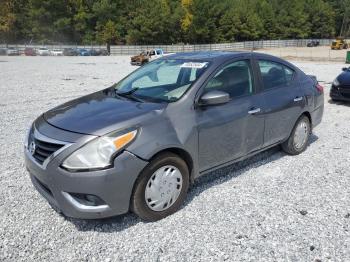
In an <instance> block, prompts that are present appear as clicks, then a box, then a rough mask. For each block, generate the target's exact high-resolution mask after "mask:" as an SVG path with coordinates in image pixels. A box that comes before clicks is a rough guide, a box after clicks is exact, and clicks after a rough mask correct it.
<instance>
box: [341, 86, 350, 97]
mask: <svg viewBox="0 0 350 262" xmlns="http://www.w3.org/2000/svg"><path fill="white" fill-rule="evenodd" d="M339 92H340V94H341V95H342V96H344V97H346V98H350V86H342V88H340V89H339Z"/></svg>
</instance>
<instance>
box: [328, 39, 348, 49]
mask: <svg viewBox="0 0 350 262" xmlns="http://www.w3.org/2000/svg"><path fill="white" fill-rule="evenodd" d="M348 48H349V44H348V43H347V42H346V41H345V39H344V38H343V37H337V38H336V40H335V41H333V42H332V45H331V49H332V50H341V49H348Z"/></svg>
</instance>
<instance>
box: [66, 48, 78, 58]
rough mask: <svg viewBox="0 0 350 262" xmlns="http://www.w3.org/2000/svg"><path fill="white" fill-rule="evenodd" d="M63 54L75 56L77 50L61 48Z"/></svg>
mask: <svg viewBox="0 0 350 262" xmlns="http://www.w3.org/2000/svg"><path fill="white" fill-rule="evenodd" d="M63 55H65V56H77V55H79V51H78V50H77V49H76V48H65V49H63Z"/></svg>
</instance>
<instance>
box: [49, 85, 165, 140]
mask: <svg viewBox="0 0 350 262" xmlns="http://www.w3.org/2000/svg"><path fill="white" fill-rule="evenodd" d="M165 107H166V104H158V103H140V102H136V101H132V100H128V99H126V98H121V97H118V96H116V95H115V92H114V88H109V89H106V90H103V91H99V92H96V93H93V94H90V95H87V96H84V97H81V98H78V99H75V100H72V101H69V102H67V103H65V104H62V105H60V106H58V107H56V108H53V109H51V110H49V111H48V112H46V113H45V114H44V118H45V120H46V121H47V122H48V123H49V124H51V125H53V126H55V127H58V128H60V129H64V130H68V131H71V132H76V133H81V134H89V135H98V136H99V135H104V134H106V133H109V132H112V131H115V130H118V129H120V128H128V127H130V126H129V125H138V124H140V122H141V120H142V119H147V117H146V118H145V115H151V116H152V115H154V114H156V115H157V114H159V113H160V112H161V111H162V110H163V109H164V108H165ZM125 122H129V123H125Z"/></svg>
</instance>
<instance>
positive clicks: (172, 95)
mask: <svg viewBox="0 0 350 262" xmlns="http://www.w3.org/2000/svg"><path fill="white" fill-rule="evenodd" d="M208 66H209V62H206V61H200V62H198V61H188V60H182V59H161V60H155V61H154V62H151V63H149V64H146V65H145V66H142V67H141V68H140V69H138V70H136V71H135V72H133V73H131V74H130V75H129V76H127V77H126V78H125V79H123V80H122V81H120V82H119V83H118V84H116V85H115V89H116V92H117V94H123V93H124V94H125V93H131V94H132V96H134V97H138V98H140V99H143V100H151V101H154V102H174V101H177V100H178V99H180V98H181V97H182V95H183V94H184V93H185V92H186V91H187V90H188V89H189V88H190V86H191V85H192V84H193V83H194V82H195V81H196V80H197V79H198V78H199V77H200V76H201V74H203V72H204V71H205V70H206V69H207V68H208Z"/></svg>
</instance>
